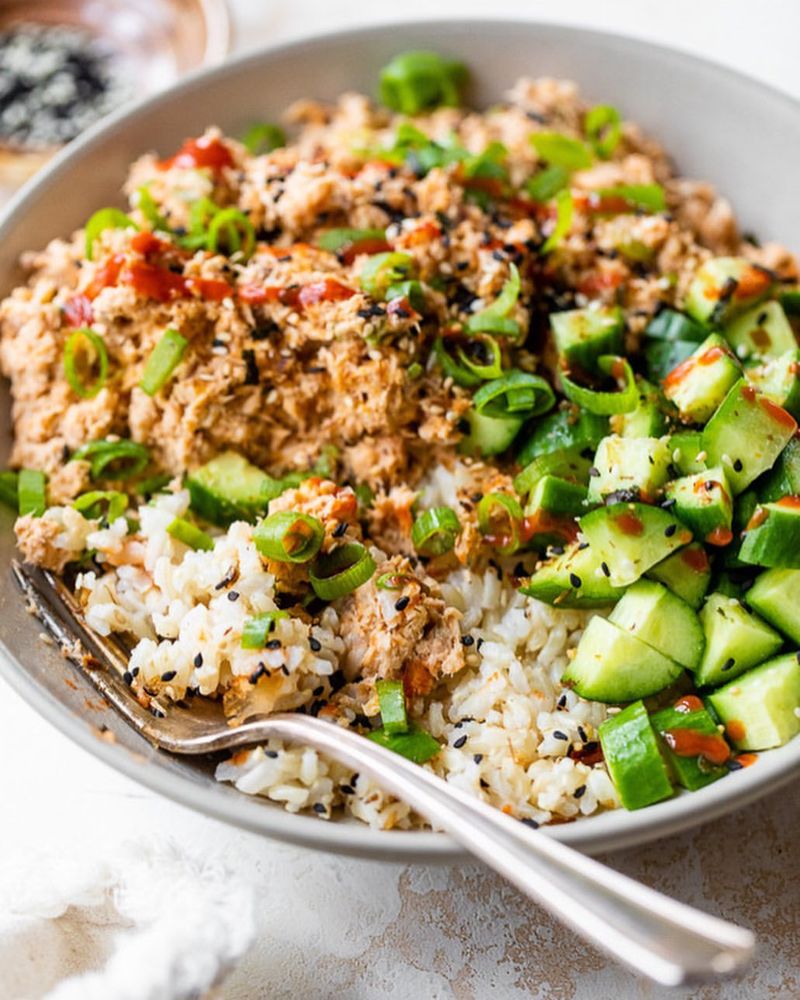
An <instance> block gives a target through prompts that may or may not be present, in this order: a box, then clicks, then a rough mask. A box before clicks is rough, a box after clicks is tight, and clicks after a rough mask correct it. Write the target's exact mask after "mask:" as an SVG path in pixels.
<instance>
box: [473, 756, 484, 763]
mask: <svg viewBox="0 0 800 1000" xmlns="http://www.w3.org/2000/svg"><path fill="white" fill-rule="evenodd" d="M472 759H473V760H474V761H475V763H476V764H480V762H481V761H482V760H483V754H482V753H474V754H473V755H472Z"/></svg>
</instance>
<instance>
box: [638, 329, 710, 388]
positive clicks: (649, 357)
mask: <svg viewBox="0 0 800 1000" xmlns="http://www.w3.org/2000/svg"><path fill="white" fill-rule="evenodd" d="M696 349H697V344H696V343H695V341H694V340H648V339H646V340H645V342H644V363H645V371H646V372H647V377H648V378H649V379H652V380H653V381H654V382H660V381H661V380H662V379H664V378H666V376H667V375H668V374H669V373H670V372H671V371H672V370H673V368H677V367H678V365H679V364H680V363H681V362H682V361H685V360H686V359H687V358H688V357H689V355H690V354H693V353H694V351H695V350H696Z"/></svg>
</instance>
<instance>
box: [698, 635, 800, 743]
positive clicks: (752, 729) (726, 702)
mask: <svg viewBox="0 0 800 1000" xmlns="http://www.w3.org/2000/svg"><path fill="white" fill-rule="evenodd" d="M709 701H710V702H711V704H712V706H713V707H714V710H715V711H716V713H717V714H718V715H719V717H720V719H721V720H722V722H723V723H724V725H725V731H726V733H727V735H728V738H729V739H730V740H731V742H732V743H733V744H734V746H735V747H736V748H737V750H768V749H769V748H770V747H779V746H783V744H784V743H788V742H789V740H790V739H792V737H793V736H796V735H797V734H798V733H800V711H798V709H800V662H798V660H797V657H796V656H795V654H794V653H789V654H787V655H786V656H778V657H776V658H775V659H774V660H769V661H768V662H767V663H762V664H761V666H760V667H756V668H755V670H751V671H749V672H748V673H746V674H743V675H742V676H741V677H737V678H736V680H734V681H731V683H730V684H726V685H725V686H724V687H721V688H718V689H717V690H716V691H714V692H713V693H712V694H711V695H709Z"/></svg>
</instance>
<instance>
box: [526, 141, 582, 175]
mask: <svg viewBox="0 0 800 1000" xmlns="http://www.w3.org/2000/svg"><path fill="white" fill-rule="evenodd" d="M531 145H532V146H533V148H534V149H535V150H536V155H537V156H538V157H539V159H540V160H544V162H545V163H547V164H549V165H550V166H551V167H564V168H565V169H566V170H584V169H586V167H591V165H592V163H593V162H594V157H593V156H592V151H591V150H590V149H589V147H588V146H587V145H586V143H585V142H581V140H580V139H571V138H570V137H569V136H568V135H562V134H561V133H560V132H533V133H531Z"/></svg>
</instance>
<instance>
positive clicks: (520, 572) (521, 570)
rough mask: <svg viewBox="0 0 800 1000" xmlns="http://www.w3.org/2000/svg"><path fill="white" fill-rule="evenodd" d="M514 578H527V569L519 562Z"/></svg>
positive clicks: (514, 570) (513, 573) (513, 574)
mask: <svg viewBox="0 0 800 1000" xmlns="http://www.w3.org/2000/svg"><path fill="white" fill-rule="evenodd" d="M512 576H525V567H524V566H523V565H522V563H521V562H518V563H517V565H516V566H515V567H514V569H513V572H512Z"/></svg>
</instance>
